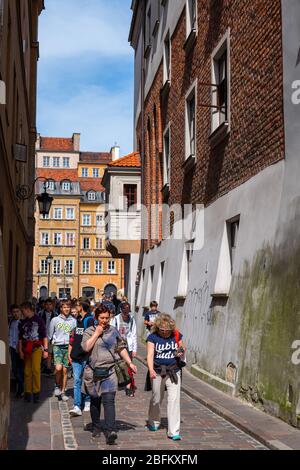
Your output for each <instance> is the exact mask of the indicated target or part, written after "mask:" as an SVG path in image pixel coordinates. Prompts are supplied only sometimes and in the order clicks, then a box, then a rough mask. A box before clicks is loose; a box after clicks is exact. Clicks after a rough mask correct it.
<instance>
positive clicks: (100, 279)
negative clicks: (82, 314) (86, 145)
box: [34, 134, 124, 301]
mask: <svg viewBox="0 0 300 470" xmlns="http://www.w3.org/2000/svg"><path fill="white" fill-rule="evenodd" d="M79 146H80V137H79V135H78V134H74V135H73V137H72V138H71V139H58V138H43V137H40V136H39V138H38V142H37V157H36V162H37V177H39V178H41V181H39V183H38V184H39V188H38V191H39V192H42V189H43V187H44V184H45V179H47V183H46V184H47V192H49V194H51V196H52V197H53V203H52V208H51V210H50V214H49V217H48V218H47V219H42V218H40V217H38V216H37V218H36V247H35V253H34V281H35V282H34V295H35V296H36V297H44V298H45V297H47V296H48V295H51V296H52V297H58V298H65V297H71V298H78V297H88V298H90V299H93V300H95V301H98V300H100V299H101V297H102V294H103V292H109V293H110V292H114V293H116V294H117V293H119V294H121V293H123V287H124V275H123V273H124V269H123V260H121V259H113V258H112V257H111V255H110V253H109V252H107V251H106V249H105V247H106V240H105V236H106V235H105V193H104V189H103V187H102V186H101V179H102V176H103V174H104V171H105V168H106V166H107V164H108V163H109V162H110V161H111V153H93V152H80V150H79ZM36 214H37V213H36ZM49 255H50V256H49Z"/></svg>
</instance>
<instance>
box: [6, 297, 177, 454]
mask: <svg viewBox="0 0 300 470" xmlns="http://www.w3.org/2000/svg"><path fill="white" fill-rule="evenodd" d="M9 313H10V315H9V347H10V355H11V369H12V374H13V376H14V378H15V382H16V398H23V397H24V400H25V402H27V403H29V402H31V401H33V403H39V401H40V391H41V373H43V374H45V375H48V376H53V375H54V377H55V386H54V391H53V393H54V396H55V397H57V398H58V399H59V400H62V401H68V400H69V398H70V397H69V395H68V393H67V382H68V370H70V369H72V374H73V382H74V383H73V392H74V393H73V408H71V409H70V411H69V412H70V415H71V416H72V417H76V416H81V415H82V412H83V411H89V412H90V415H91V420H92V423H91V426H90V427H91V431H92V432H93V436H94V437H98V436H100V431H101V428H100V413H101V405H102V406H103V409H104V422H105V428H104V435H105V437H106V442H107V444H108V445H112V444H114V443H115V441H116V439H117V432H116V412H115V398H116V392H117V390H118V378H117V374H116V361H117V360H118V359H120V358H121V359H123V360H124V361H125V363H126V364H127V367H128V373H129V377H130V381H129V382H128V383H127V385H126V386H125V396H126V397H128V398H134V396H135V392H136V386H135V380H134V375H135V374H136V373H137V367H136V365H135V364H134V362H133V361H134V360H135V358H136V356H137V346H138V337H137V326H136V321H135V315H133V314H132V313H131V308H130V304H129V303H128V300H127V298H126V297H125V296H124V297H122V299H121V300H119V299H117V298H116V296H108V295H103V298H102V300H101V302H98V303H95V302H93V301H92V302H90V301H89V300H87V299H82V298H81V299H73V300H70V299H69V300H61V301H58V300H57V299H51V298H49V299H46V300H43V299H40V301H39V302H35V303H31V302H24V303H23V304H22V305H21V306H18V305H12V306H11V308H10V312H9ZM144 325H145V329H146V332H147V365H148V375H147V379H146V385H145V389H147V390H152V397H151V400H150V405H149V413H148V425H147V428H148V429H149V430H150V431H152V432H154V431H157V430H158V429H159V427H160V421H161V417H160V407H161V403H162V401H163V398H164V393H165V391H167V394H168V433H167V435H168V437H169V438H170V439H173V440H179V439H181V436H180V386H181V373H182V372H181V370H182V367H183V366H184V364H185V363H184V362H183V360H182V358H183V356H184V355H185V350H186V348H185V346H184V344H183V342H182V335H181V334H180V332H179V331H178V330H177V329H176V325H175V322H174V320H173V319H172V317H171V316H170V315H167V314H162V313H160V312H159V310H158V304H157V302H155V301H153V302H151V304H150V309H149V311H148V312H146V314H145V315H144ZM53 368H54V370H53Z"/></svg>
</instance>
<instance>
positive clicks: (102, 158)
mask: <svg viewBox="0 0 300 470" xmlns="http://www.w3.org/2000/svg"><path fill="white" fill-rule="evenodd" d="M79 162H82V163H109V162H111V154H110V153H109V152H80V158H79Z"/></svg>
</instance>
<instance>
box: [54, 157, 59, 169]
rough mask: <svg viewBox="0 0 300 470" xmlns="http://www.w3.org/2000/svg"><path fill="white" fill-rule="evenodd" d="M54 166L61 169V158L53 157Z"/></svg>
mask: <svg viewBox="0 0 300 470" xmlns="http://www.w3.org/2000/svg"><path fill="white" fill-rule="evenodd" d="M53 166H54V168H59V167H60V158H59V157H53Z"/></svg>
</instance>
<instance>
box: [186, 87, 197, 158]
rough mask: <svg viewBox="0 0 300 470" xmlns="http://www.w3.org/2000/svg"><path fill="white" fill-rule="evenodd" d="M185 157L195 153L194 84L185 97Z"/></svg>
mask: <svg viewBox="0 0 300 470" xmlns="http://www.w3.org/2000/svg"><path fill="white" fill-rule="evenodd" d="M185 109H186V112H185V157H186V159H188V158H189V157H191V156H193V157H195V155H196V86H193V88H192V90H191V91H190V93H189V94H188V96H187V98H186V106H185Z"/></svg>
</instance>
